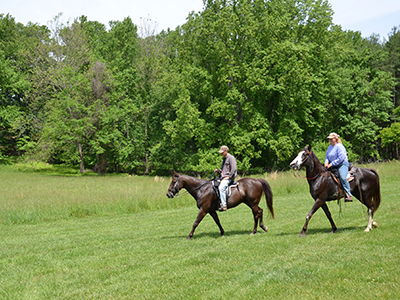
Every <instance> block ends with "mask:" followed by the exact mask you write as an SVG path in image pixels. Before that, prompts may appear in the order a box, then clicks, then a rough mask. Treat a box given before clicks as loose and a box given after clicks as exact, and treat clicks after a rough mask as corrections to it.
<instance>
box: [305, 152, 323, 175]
mask: <svg viewBox="0 0 400 300" xmlns="http://www.w3.org/2000/svg"><path fill="white" fill-rule="evenodd" d="M311 159H312V160H311V163H310V164H309V165H308V166H307V178H313V177H315V176H317V174H321V173H322V172H324V169H323V168H322V164H321V162H320V161H319V160H318V158H317V157H316V156H315V155H314V154H312V156H311Z"/></svg>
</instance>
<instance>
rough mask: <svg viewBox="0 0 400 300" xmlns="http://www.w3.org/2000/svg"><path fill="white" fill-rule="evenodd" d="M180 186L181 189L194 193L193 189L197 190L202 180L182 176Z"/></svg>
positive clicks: (202, 182)
mask: <svg viewBox="0 0 400 300" xmlns="http://www.w3.org/2000/svg"><path fill="white" fill-rule="evenodd" d="M181 178H182V184H183V187H184V188H185V189H186V190H187V191H188V192H191V191H194V190H195V189H197V188H199V187H200V186H201V185H202V184H204V180H201V179H198V178H195V177H191V176H187V175H182V177H181Z"/></svg>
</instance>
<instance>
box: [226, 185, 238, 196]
mask: <svg viewBox="0 0 400 300" xmlns="http://www.w3.org/2000/svg"><path fill="white" fill-rule="evenodd" d="M238 187H239V182H234V183H233V184H231V185H230V186H228V192H227V194H226V195H227V196H228V197H229V196H230V195H231V194H232V188H238Z"/></svg>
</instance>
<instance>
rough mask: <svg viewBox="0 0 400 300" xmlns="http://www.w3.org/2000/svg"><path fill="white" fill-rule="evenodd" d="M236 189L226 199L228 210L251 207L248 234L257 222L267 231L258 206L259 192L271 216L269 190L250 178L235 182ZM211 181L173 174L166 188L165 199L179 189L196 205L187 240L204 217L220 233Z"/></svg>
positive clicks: (221, 230) (266, 183) (258, 180)
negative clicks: (190, 196) (250, 227)
mask: <svg viewBox="0 0 400 300" xmlns="http://www.w3.org/2000/svg"><path fill="white" fill-rule="evenodd" d="M238 183H239V186H238V188H232V192H231V195H230V196H229V198H228V200H227V205H228V209H229V208H233V207H235V206H237V205H239V204H240V203H244V204H246V205H247V206H248V207H250V208H251V210H252V212H253V216H254V229H253V231H252V232H251V234H255V233H256V232H257V224H258V222H259V224H260V227H261V228H262V229H263V230H265V231H268V228H267V227H266V226H264V223H263V210H262V209H261V208H260V207H259V206H258V204H259V203H260V199H261V196H262V193H263V192H264V194H265V198H266V201H267V206H268V208H269V211H270V212H271V215H272V217H274V209H273V207H272V191H271V187H270V186H269V184H268V182H266V181H265V180H263V179H254V178H243V179H240V180H239V181H238ZM212 184H213V183H212V181H207V180H202V179H197V178H194V177H191V176H187V175H181V174H178V173H176V172H175V174H174V176H173V178H172V181H171V184H170V185H169V188H168V193H167V196H168V198H173V197H175V196H176V195H177V194H178V193H179V191H180V190H181V189H186V190H187V191H188V192H189V194H190V195H192V196H193V198H194V199H195V200H196V202H197V207H198V208H199V213H198V215H197V218H196V220H195V222H194V224H193V228H192V231H191V232H190V234H189V236H188V238H187V239H188V240H190V239H191V238H192V237H193V234H194V231H195V229H196V227H197V226H198V225H199V223H200V222H201V220H203V218H204V216H205V215H206V214H210V215H211V216H212V218H213V219H214V221H215V223H217V225H218V227H219V230H220V232H221V235H223V234H224V229H223V228H222V226H221V223H220V222H219V218H218V214H217V213H216V211H217V210H218V208H219V199H218V197H217V195H216V193H215V191H214V189H213V186H212Z"/></svg>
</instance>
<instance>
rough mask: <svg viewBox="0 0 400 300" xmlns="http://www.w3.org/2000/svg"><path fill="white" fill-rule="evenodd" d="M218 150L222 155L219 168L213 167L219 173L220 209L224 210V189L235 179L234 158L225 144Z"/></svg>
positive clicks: (225, 208)
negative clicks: (220, 178)
mask: <svg viewBox="0 0 400 300" xmlns="http://www.w3.org/2000/svg"><path fill="white" fill-rule="evenodd" d="M218 152H219V153H220V154H221V155H222V156H223V157H224V158H223V159H222V165H221V169H215V172H218V173H221V177H222V180H221V183H220V184H219V187H218V189H219V194H220V197H221V206H220V208H219V210H220V211H226V210H227V207H226V189H227V188H228V185H229V184H230V183H231V182H232V180H234V179H235V177H236V175H237V168H236V159H235V157H233V156H232V155H231V154H229V148H228V147H227V146H222V147H221V149H219V150H218Z"/></svg>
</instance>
